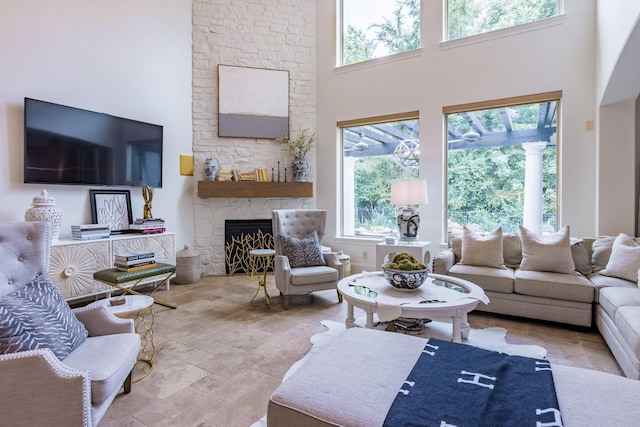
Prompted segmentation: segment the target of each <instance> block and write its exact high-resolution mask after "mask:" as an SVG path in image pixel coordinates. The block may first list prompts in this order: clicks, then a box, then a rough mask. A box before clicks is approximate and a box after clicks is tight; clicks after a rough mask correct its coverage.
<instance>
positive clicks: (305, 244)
mask: <svg viewBox="0 0 640 427" xmlns="http://www.w3.org/2000/svg"><path fill="white" fill-rule="evenodd" d="M280 243H281V246H282V252H283V254H284V255H286V256H287V257H288V258H289V265H291V268H294V267H311V266H316V265H326V264H327V263H326V262H325V260H324V256H323V255H322V246H320V240H319V239H318V233H317V232H316V231H315V230H313V232H311V233H310V234H309V235H308V236H306V237H303V238H302V239H298V238H296V237H287V236H280Z"/></svg>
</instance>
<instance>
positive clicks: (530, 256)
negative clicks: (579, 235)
mask: <svg viewBox="0 0 640 427" xmlns="http://www.w3.org/2000/svg"><path fill="white" fill-rule="evenodd" d="M520 236H521V238H522V262H521V263H520V268H521V269H522V270H526V271H549V272H554V273H567V274H568V273H573V271H575V264H574V262H573V257H572V256H571V243H570V239H569V226H568V225H565V226H564V227H562V229H560V231H558V232H557V233H553V234H548V235H541V234H538V233H536V232H534V231H531V230H529V229H528V228H526V227H524V226H522V225H521V226H520Z"/></svg>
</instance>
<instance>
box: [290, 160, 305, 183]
mask: <svg viewBox="0 0 640 427" xmlns="http://www.w3.org/2000/svg"><path fill="white" fill-rule="evenodd" d="M308 175H309V162H307V161H306V160H305V159H300V158H298V159H295V160H294V161H293V163H291V176H292V177H293V181H294V182H306V181H307V176H308Z"/></svg>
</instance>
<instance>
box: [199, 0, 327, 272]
mask: <svg viewBox="0 0 640 427" xmlns="http://www.w3.org/2000/svg"><path fill="white" fill-rule="evenodd" d="M193 5H194V7H193V14H194V17H193V23H194V24H193V118H194V122H193V126H194V138H193V150H194V153H195V156H196V171H195V175H196V176H195V178H196V179H199V180H202V179H203V175H204V172H203V164H204V160H205V159H206V158H208V157H214V158H216V159H217V160H218V162H219V164H220V166H221V168H222V169H225V170H226V169H238V170H240V172H249V171H253V170H255V168H264V167H267V168H272V167H277V164H278V161H279V162H280V165H281V168H282V169H283V170H282V173H283V174H284V168H285V167H286V168H287V169H288V170H289V171H290V164H291V161H292V160H293V158H292V156H291V155H290V154H289V153H287V152H285V151H283V149H282V147H280V146H278V145H276V144H275V143H274V142H273V139H256V138H225V137H219V136H218V65H219V64H224V65H234V66H243V67H255V68H268V69H274V70H286V71H289V120H290V123H289V129H290V132H291V134H292V136H296V135H297V134H298V132H300V130H302V129H305V128H309V129H316V78H315V70H316V38H315V27H316V19H315V5H314V0H296V1H284V2H283V1H280V0H263V1H260V2H255V1H252V0H194V3H193ZM306 158H307V160H308V161H309V162H310V164H311V170H310V176H309V181H316V177H317V176H320V175H322V176H323V179H324V175H325V174H326V173H327V172H326V171H325V170H322V171H321V170H320V168H319V167H317V165H316V163H315V156H314V152H313V151H312V152H310V153H309V154H308V155H307V156H306ZM323 166H324V165H323ZM290 179H291V175H290V172H289V180H290ZM317 191H318V188H317V187H315V188H314V194H317ZM313 207H315V198H284V199H281V198H279V199H270V198H251V199H249V198H209V199H204V198H196V199H195V207H194V209H195V223H196V224H195V229H196V239H195V247H196V249H197V250H198V251H199V252H201V253H202V262H203V264H204V273H205V274H224V273H225V242H224V224H225V220H227V219H269V218H271V211H272V210H273V209H284V208H290V209H293V208H313Z"/></svg>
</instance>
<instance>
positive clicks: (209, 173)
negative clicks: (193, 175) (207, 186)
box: [204, 157, 220, 181]
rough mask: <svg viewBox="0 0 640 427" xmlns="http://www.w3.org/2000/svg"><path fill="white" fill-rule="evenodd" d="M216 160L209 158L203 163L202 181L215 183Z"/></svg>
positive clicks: (216, 172) (217, 169)
mask: <svg viewBox="0 0 640 427" xmlns="http://www.w3.org/2000/svg"><path fill="white" fill-rule="evenodd" d="M219 169H220V168H219V167H218V160H217V159H214V158H211V157H209V158H208V159H206V160H205V161H204V180H205V181H215V180H217V179H218V171H219Z"/></svg>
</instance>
